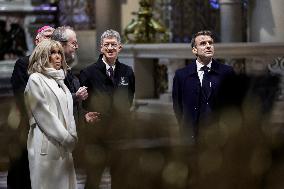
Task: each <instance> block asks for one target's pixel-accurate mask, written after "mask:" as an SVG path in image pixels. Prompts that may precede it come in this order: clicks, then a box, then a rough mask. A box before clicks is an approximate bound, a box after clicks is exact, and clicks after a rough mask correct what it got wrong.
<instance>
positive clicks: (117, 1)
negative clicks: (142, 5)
mask: <svg viewBox="0 0 284 189" xmlns="http://www.w3.org/2000/svg"><path fill="white" fill-rule="evenodd" d="M107 29H114V30H116V31H118V32H119V33H120V34H121V0H97V1H96V36H97V38H96V44H97V45H96V46H97V50H96V52H98V53H99V48H100V36H101V34H102V33H103V32H104V31H105V30H107Z"/></svg>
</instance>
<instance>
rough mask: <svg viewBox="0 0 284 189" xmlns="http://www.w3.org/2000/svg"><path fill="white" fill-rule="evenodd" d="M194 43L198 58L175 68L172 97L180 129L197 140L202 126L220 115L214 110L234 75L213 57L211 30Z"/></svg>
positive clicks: (186, 135) (197, 38)
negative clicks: (224, 82)
mask: <svg viewBox="0 0 284 189" xmlns="http://www.w3.org/2000/svg"><path fill="white" fill-rule="evenodd" d="M191 46H192V53H193V54H195V55H196V60H195V61H193V62H192V63H191V64H189V65H188V66H186V67H185V68H182V69H179V70H177V71H176V74H175V77H174V81H173V90H172V96H173V108H174V112H175V115H176V118H177V120H178V123H179V125H180V126H181V132H182V134H183V135H184V136H185V137H186V138H187V139H190V140H191V139H193V140H192V141H193V142H195V141H196V139H197V136H198V134H199V131H200V129H201V127H202V126H207V125H209V124H212V123H213V122H214V121H215V120H216V119H217V118H218V116H217V114H215V113H217V112H216V111H217V110H218V108H219V105H221V104H222V103H221V102H222V99H220V98H221V96H220V95H221V93H222V94H223V90H225V89H223V86H224V85H223V81H226V79H229V78H230V77H233V76H234V71H233V68H232V67H230V66H227V65H224V64H220V63H218V62H217V61H216V60H214V59H213V55H214V40H213V35H212V33H211V32H210V31H200V32H197V33H196V34H195V35H194V36H193V37H192V42H191ZM222 96H223V95H222ZM224 100H225V99H224Z"/></svg>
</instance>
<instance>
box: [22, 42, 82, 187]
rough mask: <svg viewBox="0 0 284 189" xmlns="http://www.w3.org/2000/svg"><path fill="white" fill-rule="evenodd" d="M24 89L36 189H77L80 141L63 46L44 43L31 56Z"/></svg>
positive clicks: (30, 161)
mask: <svg viewBox="0 0 284 189" xmlns="http://www.w3.org/2000/svg"><path fill="white" fill-rule="evenodd" d="M29 60H30V62H29V66H28V73H29V74H31V75H30V77H29V80H28V83H27V86H26V89H25V101H26V104H27V108H28V112H29V122H30V130H29V135H28V141H27V148H28V157H29V167H30V178H31V185H32V188H33V189H76V188H77V187H76V185H77V184H76V175H75V170H74V164H73V158H72V153H71V152H72V150H73V148H74V146H75V143H76V141H77V132H76V126H75V121H74V117H73V100H72V96H71V94H70V91H69V90H68V88H67V87H66V85H65V84H64V78H65V73H66V69H67V64H66V61H65V57H64V51H63V48H62V46H61V44H60V43H59V42H57V41H54V40H43V41H42V42H40V43H39V44H38V45H37V46H36V48H35V49H34V51H33V53H32V55H31V56H30V59H29Z"/></svg>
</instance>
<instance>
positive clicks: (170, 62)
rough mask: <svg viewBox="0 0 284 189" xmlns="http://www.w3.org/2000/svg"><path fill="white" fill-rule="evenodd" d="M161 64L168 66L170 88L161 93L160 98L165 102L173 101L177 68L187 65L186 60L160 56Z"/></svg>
mask: <svg viewBox="0 0 284 189" xmlns="http://www.w3.org/2000/svg"><path fill="white" fill-rule="evenodd" d="M159 64H161V65H166V66H167V75H168V90H167V91H166V92H165V93H163V94H160V100H161V101H163V102H172V89H173V79H174V76H175V72H176V70H177V69H180V68H182V67H184V66H185V60H182V59H179V60H178V59H166V58H160V59H159Z"/></svg>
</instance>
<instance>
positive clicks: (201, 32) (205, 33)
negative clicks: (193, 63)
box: [191, 30, 214, 48]
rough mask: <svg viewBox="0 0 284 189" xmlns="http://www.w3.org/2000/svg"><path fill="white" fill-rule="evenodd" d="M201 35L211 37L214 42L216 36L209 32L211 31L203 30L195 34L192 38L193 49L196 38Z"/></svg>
mask: <svg viewBox="0 0 284 189" xmlns="http://www.w3.org/2000/svg"><path fill="white" fill-rule="evenodd" d="M200 35H207V36H210V37H211V38H212V39H213V41H214V35H213V33H212V32H211V31H209V30H201V31H199V32H197V33H195V34H194V35H193V36H192V38H191V48H193V47H194V46H195V38H196V37H198V36H200Z"/></svg>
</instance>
